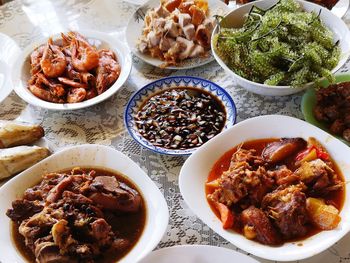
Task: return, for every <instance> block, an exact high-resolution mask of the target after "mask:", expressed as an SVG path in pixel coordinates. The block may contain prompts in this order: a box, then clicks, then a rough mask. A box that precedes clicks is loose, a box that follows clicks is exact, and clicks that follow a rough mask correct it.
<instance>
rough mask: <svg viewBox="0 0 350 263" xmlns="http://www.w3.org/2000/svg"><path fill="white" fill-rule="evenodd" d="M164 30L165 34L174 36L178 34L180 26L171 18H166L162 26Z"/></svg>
mask: <svg viewBox="0 0 350 263" xmlns="http://www.w3.org/2000/svg"><path fill="white" fill-rule="evenodd" d="M164 30H165V32H167V33H166V35H168V36H170V37H173V38H176V37H178V36H180V33H181V31H180V26H179V24H178V23H176V22H174V21H173V20H167V21H166V23H165V26H164Z"/></svg>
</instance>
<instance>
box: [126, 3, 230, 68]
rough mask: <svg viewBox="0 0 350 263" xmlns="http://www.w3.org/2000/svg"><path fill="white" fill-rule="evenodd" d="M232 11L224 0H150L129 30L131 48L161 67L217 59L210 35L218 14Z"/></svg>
mask: <svg viewBox="0 0 350 263" xmlns="http://www.w3.org/2000/svg"><path fill="white" fill-rule="evenodd" d="M228 11H229V9H228V7H227V5H226V4H224V2H222V1H220V0H149V1H147V2H146V3H145V4H143V5H142V6H140V7H139V8H138V9H137V10H136V12H135V13H134V15H133V16H132V18H131V19H130V21H129V24H128V26H127V29H126V39H127V42H128V45H129V48H130V49H131V51H132V52H133V53H134V54H135V55H136V56H138V57H139V58H141V59H142V60H143V61H145V62H147V63H149V64H151V65H153V66H156V67H161V68H167V69H189V68H194V67H198V66H202V65H204V64H207V63H209V62H211V61H213V60H214V58H213V56H212V53H211V51H210V38H211V33H212V31H213V28H214V25H215V18H214V17H215V16H216V15H219V16H222V15H225V14H226V13H227V12H228Z"/></svg>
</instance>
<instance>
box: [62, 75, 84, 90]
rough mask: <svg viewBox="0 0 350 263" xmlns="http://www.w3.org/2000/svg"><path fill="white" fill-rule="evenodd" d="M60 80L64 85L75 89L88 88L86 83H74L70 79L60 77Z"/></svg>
mask: <svg viewBox="0 0 350 263" xmlns="http://www.w3.org/2000/svg"><path fill="white" fill-rule="evenodd" d="M58 80H59V81H60V82H61V83H62V84H65V85H68V86H71V87H73V88H83V89H86V88H88V85H87V84H85V83H79V82H76V81H73V80H71V79H68V78H64V77H59V78H58Z"/></svg>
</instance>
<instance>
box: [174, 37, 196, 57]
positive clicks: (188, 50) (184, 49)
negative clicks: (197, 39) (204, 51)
mask: <svg viewBox="0 0 350 263" xmlns="http://www.w3.org/2000/svg"><path fill="white" fill-rule="evenodd" d="M176 42H177V43H179V44H180V46H181V52H180V53H179V54H178V58H179V59H180V60H184V59H186V58H188V57H190V55H191V54H192V52H193V50H194V48H195V44H194V42H193V41H190V40H187V39H186V38H183V37H178V38H176Z"/></svg>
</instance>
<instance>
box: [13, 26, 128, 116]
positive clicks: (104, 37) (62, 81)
mask: <svg viewBox="0 0 350 263" xmlns="http://www.w3.org/2000/svg"><path fill="white" fill-rule="evenodd" d="M15 65H18V67H17V68H14V69H13V73H12V82H13V86H14V89H15V91H16V93H17V94H18V96H20V97H21V98H22V99H23V100H25V101H26V102H28V103H29V104H32V105H34V106H39V107H41V108H46V109H50V110H75V109H81V108H85V107H89V106H92V105H95V104H97V103H100V102H101V101H104V100H106V99H107V98H109V97H110V96H112V95H113V94H114V93H115V92H117V91H118V90H119V89H120V88H121V87H122V85H123V84H124V83H125V81H126V80H127V78H128V76H129V74H130V72H131V66H132V61H131V55H130V52H129V51H128V48H127V47H126V45H124V44H123V43H121V42H120V41H118V40H117V39H115V38H113V37H111V36H110V35H108V34H106V33H102V32H96V31H85V30H84V31H83V30H80V31H79V32H76V31H75V32H73V31H67V32H62V33H59V34H56V35H53V36H51V37H49V38H45V39H41V40H39V41H36V42H35V43H33V44H31V45H29V46H27V47H26V48H25V49H24V51H23V52H22V55H21V56H19V58H18V59H17V62H16V63H15Z"/></svg>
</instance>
